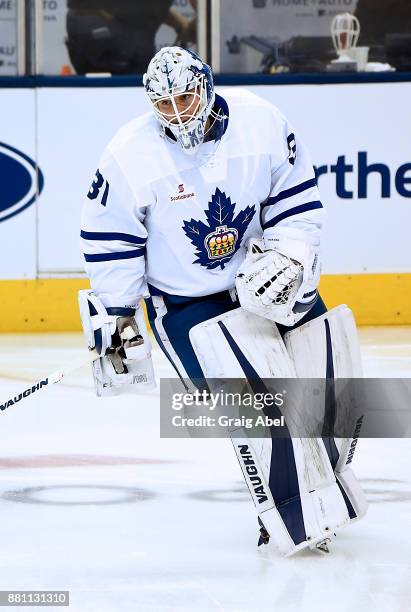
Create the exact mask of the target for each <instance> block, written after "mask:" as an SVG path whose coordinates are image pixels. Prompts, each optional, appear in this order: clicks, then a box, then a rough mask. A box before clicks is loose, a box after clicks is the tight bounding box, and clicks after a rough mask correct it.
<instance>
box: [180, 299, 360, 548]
mask: <svg viewBox="0 0 411 612" xmlns="http://www.w3.org/2000/svg"><path fill="white" fill-rule="evenodd" d="M190 340H191V343H192V346H193V349H194V351H195V353H196V356H197V358H198V360H199V362H200V365H201V367H202V370H203V372H204V375H205V377H206V378H207V379H213V378H218V379H220V380H219V383H221V382H222V379H226V378H243V379H244V378H252V377H255V376H256V375H257V376H258V377H259V378H267V379H269V378H271V379H272V378H293V377H295V375H296V373H295V369H294V366H293V364H292V361H291V360H290V357H289V355H288V353H287V350H286V347H285V344H284V342H283V340H282V338H281V336H280V334H279V332H278V330H277V327H276V326H275V325H274V324H273V323H272V322H270V321H268V320H267V319H264V318H262V317H258V316H256V315H254V314H251V313H249V312H246V311H244V310H243V309H241V308H239V309H237V310H233V311H231V312H229V313H226V314H224V315H221V316H219V317H215V318H213V319H210V320H208V321H204V322H203V323H200V324H199V325H196V326H195V327H193V328H192V329H191V330H190ZM253 373H254V374H253ZM210 386H212V385H210ZM212 390H213V389H212V388H211V391H212ZM218 390H221V385H220V386H219V388H218ZM289 410H290V411H291V410H293V411H298V406H297V405H294V406H293V407H292V408H289ZM284 416H285V421H286V422H287V420H288V419H289V418H290V420H294V421H295V418H294V417H295V415H292V414H289V415H287V413H286V411H284ZM297 416H298V417H299V415H297ZM298 420H300V421H301V418H297V421H298ZM230 433H231V434H232V443H233V446H234V449H235V452H236V455H237V458H238V461H239V463H240V466H241V469H242V472H243V475H244V478H245V480H246V483H247V485H248V488H249V490H250V493H251V496H252V499H253V501H254V504H255V506H256V509H257V512H258V515H259V517H260V519H261V521H262V523H263V525H264V527H265V529H266V530H267V531H268V533H269V535H270V537H271V539H272V541H273V542H274V544H275V545H276V546H277V548H278V549H279V550H280V552H281V553H282V554H284V555H291V554H293V553H295V552H297V551H298V550H300V549H302V548H305V547H307V546H313V545H315V544H316V543H317V542H320V541H322V540H324V539H325V538H327V537H328V536H330V535H331V534H332V533H333V531H334V530H335V529H337V528H339V527H341V526H343V525H345V524H347V523H348V522H349V520H350V517H349V515H348V512H347V507H346V504H345V503H344V500H343V497H342V495H341V492H340V489H339V486H338V484H337V482H336V478H335V475H334V472H333V469H332V467H331V464H330V461H329V459H328V455H327V452H326V449H325V447H324V444H323V443H322V440H321V439H319V440H317V439H310V438H309V437H307V438H305V437H302V438H297V437H293V438H291V437H288V438H272V437H271V433H270V431H269V429H268V428H266V437H264V438H250V437H247V433H246V430H243V429H242V428H237V430H236V431H235V432H234V431H231V432H230Z"/></svg>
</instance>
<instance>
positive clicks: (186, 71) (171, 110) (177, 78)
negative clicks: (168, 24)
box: [143, 47, 219, 154]
mask: <svg viewBox="0 0 411 612" xmlns="http://www.w3.org/2000/svg"><path fill="white" fill-rule="evenodd" d="M143 84H144V86H145V89H146V92H147V95H148V97H149V99H150V101H151V102H152V104H153V109H154V113H155V115H156V117H157V119H158V120H159V122H160V124H161V126H162V128H163V130H164V132H165V134H167V130H169V131H170V132H171V133H172V135H173V136H174V138H175V139H176V140H177V142H178V143H179V144H180V145H181V147H182V148H183V151H184V152H185V153H188V154H193V153H195V152H196V151H197V149H198V147H199V146H200V145H201V143H202V142H203V141H204V137H205V134H206V123H207V119H208V117H209V116H210V115H214V113H212V108H213V104H214V100H215V94H214V85H213V77H212V74H211V69H210V67H209V66H208V65H207V64H205V63H204V62H203V61H202V60H201V59H200V58H199V57H198V55H196V54H195V53H193V52H192V51H187V50H186V49H182V48H180V47H163V49H161V50H160V51H159V52H158V53H157V54H156V55H155V56H154V57H153V59H152V60H151V62H150V64H149V66H148V68H147V72H146V74H145V75H144V76H143ZM214 118H215V119H217V116H216V117H214ZM218 118H219V117H218Z"/></svg>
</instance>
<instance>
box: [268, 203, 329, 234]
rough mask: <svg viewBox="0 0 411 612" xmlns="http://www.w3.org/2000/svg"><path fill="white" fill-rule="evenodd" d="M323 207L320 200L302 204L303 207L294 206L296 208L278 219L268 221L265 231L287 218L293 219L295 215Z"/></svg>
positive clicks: (278, 216)
mask: <svg viewBox="0 0 411 612" xmlns="http://www.w3.org/2000/svg"><path fill="white" fill-rule="evenodd" d="M322 207H323V205H322V204H321V202H320V201H319V200H316V201H315V202H307V204H301V206H294V208H290V209H289V210H285V211H284V212H282V213H280V214H279V215H277V216H276V217H273V218H272V219H270V221H267V223H263V230H266V229H268V228H269V227H274V225H277V223H279V222H280V221H282V220H283V219H287V217H293V216H294V215H299V214H301V213H304V212H308V211H309V210H316V209H317V208H322Z"/></svg>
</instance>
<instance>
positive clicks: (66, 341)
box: [0, 328, 411, 612]
mask: <svg viewBox="0 0 411 612" xmlns="http://www.w3.org/2000/svg"><path fill="white" fill-rule="evenodd" d="M360 335H361V342H362V350H363V356H364V368H365V374H366V375H367V376H387V377H388V376H394V377H409V376H410V374H411V328H380V329H371V328H368V329H366V328H364V329H362V330H361V331H360ZM82 350H84V348H83V339H82V337H81V336H80V334H56V335H34V334H33V335H20V336H11V335H10V336H7V335H4V336H0V400H1V403H3V401H4V400H6V399H8V398H9V397H10V396H13V395H15V394H16V393H18V392H19V391H20V390H22V389H24V388H26V387H27V386H28V382H29V381H30V382H31V381H35V380H37V379H39V378H41V377H43V376H45V375H47V374H48V373H50V372H52V371H53V370H55V369H57V368H59V367H60V366H64V365H65V364H69V363H70V362H71V361H72V360H73V359H77V357H79V356H80V357H81V352H82ZM155 362H156V366H157V373H158V375H159V376H167V375H172V370H171V369H170V366H169V365H168V363H167V361H166V360H165V358H164V357H163V356H162V354H160V352H159V351H158V350H156V351H155ZM0 419H1V426H0V444H1V446H0V448H1V451H0V468H1V487H0V520H1V526H0V534H1V537H0V589H2V590H13V589H24V590H30V589H32V590H40V589H41V590H45V589H54V590H57V589H61V590H69V591H70V598H71V599H70V601H71V603H70V608H68V609H69V610H72V611H76V612H91V611H96V612H106V611H107V612H108V611H110V612H125V611H127V612H129V611H130V612H134V611H136V612H138V611H150V612H151V611H156V612H157V611H158V612H167V611H171V610H176V611H177V610H184V611H198V610H202V611H207V612H211V611H214V610H230V611H246V610H247V611H253V612H254V611H260V610H261V611H262V610H264V611H265V610H270V611H274V610H278V611H280V612H287V611H297V610H302V611H310V612H311V611H313V612H314V611H315V612H321V611H323V610H324V611H327V612H329V611H330V610H331V611H332V612H351V611H352V612H354V611H355V612H359V611H361V612H363V611H367V612H371V611H380V610H381V611H384V612H402V611H405V610H410V609H411V535H410V533H411V487H410V483H411V474H410V469H411V445H410V442H409V440H406V439H403V440H360V443H359V445H358V450H357V453H356V457H355V461H354V469H355V471H356V473H357V475H358V476H359V478H360V480H361V481H362V484H363V486H364V489H365V491H366V493H367V497H368V500H369V502H370V505H369V512H368V514H367V516H366V517H365V518H364V519H363V520H362V521H360V522H358V523H357V524H355V525H352V526H351V527H350V528H349V529H347V530H346V531H342V532H341V533H340V534H339V536H338V538H337V540H336V541H335V542H334V544H333V546H332V552H331V554H330V555H328V556H322V555H321V554H320V553H318V552H311V551H307V552H304V553H302V554H299V555H297V556H295V557H293V558H291V559H283V558H281V557H279V556H278V555H277V554H276V553H275V552H269V551H268V550H267V548H268V547H266V549H265V550H259V549H257V547H256V543H257V539H258V530H257V522H256V516H255V511H254V507H253V505H252V502H251V500H250V498H249V494H248V491H247V489H246V486H245V484H244V483H243V481H242V476H241V472H240V468H239V466H238V464H237V460H236V458H235V455H234V452H233V450H232V448H231V443H230V442H229V441H228V440H201V439H196V440H167V439H160V437H159V400H158V391H154V392H152V393H150V394H148V395H145V396H142V397H141V398H137V397H136V396H135V397H127V398H123V399H121V400H119V399H116V398H114V399H104V400H98V399H97V398H95V397H94V392H93V389H92V380H91V376H90V374H89V371H88V368H85V369H83V370H81V371H79V372H77V373H76V374H73V375H72V376H70V377H69V378H67V379H66V380H65V381H64V382H62V383H60V384H59V385H54V386H53V387H52V388H50V389H48V390H46V391H42V392H41V393H38V394H37V395H34V396H33V397H31V398H28V399H26V400H25V401H22V402H20V403H19V404H16V405H15V406H13V407H10V408H9V409H8V410H6V411H4V412H2V413H0ZM13 609H14V608H13ZM24 609H27V608H24ZM35 609H38V608H35ZM47 609H56V610H57V609H58V610H60V609H62V610H64V609H67V608H47Z"/></svg>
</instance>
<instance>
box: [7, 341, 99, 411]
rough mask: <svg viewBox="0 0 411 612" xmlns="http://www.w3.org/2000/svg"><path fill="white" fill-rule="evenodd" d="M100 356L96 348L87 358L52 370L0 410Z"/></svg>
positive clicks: (52, 383)
mask: <svg viewBox="0 0 411 612" xmlns="http://www.w3.org/2000/svg"><path fill="white" fill-rule="evenodd" d="M99 357H100V355H99V354H98V353H97V351H94V350H91V351H89V354H88V358H87V359H82V360H81V361H75V362H74V361H73V363H72V364H71V365H69V366H67V368H64V369H62V370H56V371H55V372H52V374H49V375H48V376H46V377H45V378H42V379H41V380H39V381H37V382H35V383H33V384H32V385H31V386H30V387H28V388H27V389H25V390H24V391H21V392H20V393H18V394H17V395H15V396H14V397H11V398H10V399H8V400H7V401H5V402H4V403H1V404H0V410H2V411H3V410H6V408H9V407H10V406H14V404H17V403H18V402H20V401H22V400H24V399H25V398H27V397H30V396H31V395H33V393H37V391H41V390H43V389H47V388H48V387H50V385H55V384H56V383H59V382H61V381H62V380H63V378H65V377H66V376H67V375H68V374H71V373H72V372H75V371H76V370H79V369H80V368H82V367H83V366H85V365H87V364H88V363H92V362H93V361H95V360H96V359H98V358H99Z"/></svg>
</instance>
